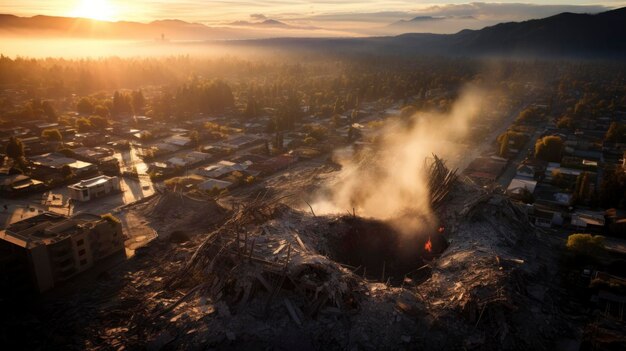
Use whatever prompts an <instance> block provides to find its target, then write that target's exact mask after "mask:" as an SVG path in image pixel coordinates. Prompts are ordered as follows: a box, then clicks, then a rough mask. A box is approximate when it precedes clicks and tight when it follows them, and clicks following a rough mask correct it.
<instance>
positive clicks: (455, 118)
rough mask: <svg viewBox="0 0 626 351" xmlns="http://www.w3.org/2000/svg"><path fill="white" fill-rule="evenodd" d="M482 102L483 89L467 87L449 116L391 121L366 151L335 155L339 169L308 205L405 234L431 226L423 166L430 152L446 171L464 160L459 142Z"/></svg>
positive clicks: (432, 114)
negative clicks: (387, 225)
mask: <svg viewBox="0 0 626 351" xmlns="http://www.w3.org/2000/svg"><path fill="white" fill-rule="evenodd" d="M484 100H485V93H484V91H483V90H481V89H479V88H476V87H467V88H465V89H464V90H463V92H462V93H461V95H460V97H459V98H458V99H457V100H456V101H455V102H454V104H453V105H452V107H451V108H450V110H449V112H448V113H438V112H417V113H415V114H414V115H413V116H410V117H408V118H391V119H389V120H388V121H387V123H386V124H385V126H384V127H383V128H382V130H381V131H380V132H378V133H377V134H376V135H374V136H372V137H373V139H374V142H373V143H372V147H371V149H370V150H369V151H366V150H362V151H354V150H352V152H346V150H343V152H338V153H336V154H335V156H336V161H337V162H338V163H340V164H341V165H342V169H341V171H340V172H339V173H338V174H337V176H336V177H335V178H334V179H333V180H332V181H329V184H327V185H326V189H325V191H323V192H322V193H324V194H326V195H324V196H321V198H319V199H318V200H317V201H316V202H315V203H314V204H313V205H312V206H313V208H314V209H315V212H316V213H322V214H332V213H343V214H345V213H346V211H348V212H352V211H353V209H354V211H356V212H357V214H358V215H360V216H364V217H373V218H376V219H381V220H390V221H392V223H396V224H397V227H398V229H399V230H401V231H403V232H406V233H416V232H418V231H420V229H423V228H434V227H435V226H436V225H437V219H436V216H435V215H434V213H433V211H432V209H431V206H430V196H429V189H428V185H427V184H428V182H427V179H426V177H427V175H426V169H425V163H426V162H427V161H428V159H429V158H430V157H432V155H433V153H434V154H436V155H438V156H439V157H441V158H443V159H444V160H446V161H447V165H448V166H449V167H450V168H455V167H457V166H458V164H459V163H460V162H462V161H463V159H464V156H465V155H466V151H467V150H465V149H466V148H467V147H466V146H465V145H463V144H461V143H460V141H462V139H463V138H465V137H466V136H467V135H468V133H469V130H470V126H471V123H472V120H474V119H475V118H476V117H477V116H478V115H479V113H480V111H481V109H482V106H483V103H484ZM341 155H345V156H343V157H342V156H341Z"/></svg>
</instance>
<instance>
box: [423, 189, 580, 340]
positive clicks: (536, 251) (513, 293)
mask: <svg viewBox="0 0 626 351" xmlns="http://www.w3.org/2000/svg"><path fill="white" fill-rule="evenodd" d="M463 191H467V194H468V195H469V196H467V197H466V199H467V198H470V199H472V198H473V200H471V201H467V200H465V201H464V202H466V203H465V204H464V205H462V206H456V207H455V206H451V205H452V204H447V206H449V207H451V208H449V211H448V213H445V214H444V216H443V218H445V219H444V221H448V222H449V223H454V224H453V226H454V229H453V233H454V234H453V235H451V238H450V247H449V248H448V249H447V250H446V251H445V252H444V253H443V254H442V255H441V256H440V257H439V259H437V260H436V261H433V262H432V263H431V267H432V276H431V278H430V279H429V280H428V281H426V282H425V283H424V284H421V285H420V286H418V287H417V288H416V293H417V294H418V295H420V296H422V297H423V301H424V303H425V305H426V308H427V310H428V316H429V317H428V321H429V329H430V331H431V332H430V333H429V337H428V338H427V339H426V340H425V343H424V344H425V345H427V348H428V347H432V348H435V347H443V348H448V347H451V346H453V347H455V348H464V349H472V348H479V349H536V350H539V349H546V348H550V345H551V342H553V341H554V340H555V338H556V336H558V335H567V334H568V333H572V330H571V328H570V326H569V324H568V323H567V322H566V321H565V320H564V319H563V318H562V317H561V316H562V314H561V313H558V311H557V307H556V306H555V303H554V299H556V296H555V295H557V292H556V291H555V290H553V289H555V287H554V284H553V281H552V280H553V279H554V278H555V277H554V276H555V275H556V268H554V267H553V265H554V263H555V262H556V260H557V257H555V256H554V254H553V253H552V252H553V250H552V249H551V248H550V247H549V246H548V245H547V244H546V243H545V242H544V241H542V240H540V239H539V238H538V237H537V234H536V229H535V228H533V227H532V226H531V225H530V224H529V223H530V222H529V221H528V220H527V218H526V215H525V213H524V212H523V211H522V210H521V209H520V208H519V207H517V206H518V205H515V204H513V203H511V202H510V201H509V200H508V199H506V198H504V197H501V196H499V195H492V194H486V193H481V192H480V191H478V190H477V189H473V188H469V187H467V186H465V190H463ZM471 195H473V196H471ZM551 266H552V267H551ZM530 282H532V284H531V283H530ZM443 326H446V328H443Z"/></svg>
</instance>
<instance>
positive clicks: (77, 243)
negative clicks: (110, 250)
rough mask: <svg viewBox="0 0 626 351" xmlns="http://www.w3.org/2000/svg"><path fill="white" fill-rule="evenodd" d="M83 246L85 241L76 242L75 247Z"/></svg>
mask: <svg viewBox="0 0 626 351" xmlns="http://www.w3.org/2000/svg"><path fill="white" fill-rule="evenodd" d="M84 244H85V240H84V239H80V240H78V241H77V242H76V246H82V245H84Z"/></svg>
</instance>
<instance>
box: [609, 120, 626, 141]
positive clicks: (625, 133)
mask: <svg viewBox="0 0 626 351" xmlns="http://www.w3.org/2000/svg"><path fill="white" fill-rule="evenodd" d="M604 140H606V141H609V142H613V143H626V125H624V124H622V123H617V122H613V123H611V126H610V127H609V130H608V131H607V132H606V135H605V137H604Z"/></svg>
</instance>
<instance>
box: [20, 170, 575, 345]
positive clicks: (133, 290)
mask: <svg viewBox="0 0 626 351" xmlns="http://www.w3.org/2000/svg"><path fill="white" fill-rule="evenodd" d="M434 164H437V161H435V163H434ZM433 169H434V170H435V172H436V173H437V174H440V175H441V177H439V178H440V179H451V180H449V181H445V180H443V181H441V182H437V183H436V184H438V185H435V187H436V188H439V189H441V192H440V194H445V195H442V197H441V199H442V200H441V201H438V202H437V203H438V205H437V206H436V207H437V208H438V210H437V214H438V217H439V221H440V222H441V228H443V227H444V226H445V230H438V228H433V231H434V233H422V234H425V235H420V236H416V237H415V238H417V239H413V240H414V241H410V242H408V244H407V242H406V241H402V240H399V237H398V235H397V234H394V233H395V232H394V230H395V229H394V228H393V227H392V226H390V225H388V224H386V223H384V222H380V221H375V220H372V219H365V218H359V217H358V216H356V215H355V214H354V213H353V214H347V215H343V216H316V215H315V214H314V213H313V211H311V212H304V211H298V210H295V209H293V208H291V207H289V206H287V205H285V204H284V203H285V202H286V200H287V198H285V197H282V198H281V197H276V195H275V193H274V195H273V197H271V198H268V196H267V194H265V195H258V196H257V197H256V198H254V197H253V198H252V199H251V200H249V201H242V202H241V203H240V204H239V205H235V206H234V208H233V209H232V211H231V212H230V213H228V212H226V211H225V210H223V209H221V208H220V207H219V206H217V204H211V203H206V202H198V201H196V202H190V201H188V200H187V199H185V200H184V201H181V202H177V201H179V199H180V196H181V195H179V194H174V193H169V194H162V195H159V197H156V198H155V199H153V200H152V201H150V202H148V203H145V204H142V205H139V206H138V207H140V210H141V211H142V213H145V215H146V216H149V217H150V218H151V219H152V220H153V221H157V220H159V219H158V218H164V219H163V220H162V221H163V222H165V221H171V222H173V223H174V224H171V225H172V227H169V228H170V229H173V228H176V230H180V227H182V226H183V225H184V222H182V221H189V220H191V217H188V216H198V217H196V218H195V220H196V221H197V222H199V223H203V222H202V221H204V220H205V219H202V218H200V217H201V216H208V215H209V214H215V215H216V216H217V218H219V219H220V221H218V220H216V219H213V222H212V224H213V225H215V224H217V225H218V227H216V229H214V230H207V231H206V232H205V233H204V235H196V236H192V237H190V239H189V240H188V241H184V242H182V243H175V242H173V241H168V240H157V241H154V242H152V243H151V244H150V245H149V246H147V247H145V248H141V249H138V250H137V252H136V255H135V257H133V258H132V259H131V260H129V261H128V262H127V263H125V264H123V265H120V266H118V267H115V268H113V269H110V270H109V271H108V272H106V275H105V276H104V277H100V278H99V279H98V280H97V281H95V282H94V283H93V286H88V287H86V289H89V290H88V291H93V293H91V294H80V293H78V294H77V295H76V296H71V297H69V298H64V299H61V300H58V301H55V302H54V303H48V304H47V306H48V307H47V309H46V311H45V313H44V314H43V315H44V316H46V317H45V318H42V319H41V320H39V321H38V322H37V325H36V326H33V325H30V324H29V325H28V328H31V330H43V331H46V330H47V331H48V332H47V333H48V334H47V337H46V338H44V340H45V342H46V345H45V346H47V347H50V346H51V345H52V346H56V345H58V346H60V345H62V346H63V347H64V348H65V349H85V348H88V349H94V350H109V349H115V350H122V349H144V348H146V349H148V350H161V349H168V350H170V349H171V350H189V349H206V348H213V349H271V350H274V349H277V350H282V349H331V350H334V349H341V350H343V349H350V350H353V349H400V350H402V349H406V350H408V349H467V350H470V349H487V350H490V349H494V350H495V349H514V350H515V349H537V350H542V349H553V346H554V343H553V341H554V340H557V339H558V338H559V337H572V335H573V334H574V332H573V328H572V327H571V325H570V322H568V321H567V320H565V319H564V318H565V317H563V313H561V312H559V311H558V308H559V307H558V304H556V303H555V301H556V300H557V299H558V297H559V295H560V292H559V291H558V287H557V285H556V284H555V283H554V280H555V279H556V273H557V272H556V268H555V266H556V265H555V262H556V260H557V258H556V257H555V256H554V253H553V252H554V250H552V248H551V247H550V246H548V245H547V244H546V243H545V241H544V240H541V238H540V237H538V234H537V233H536V229H535V228H533V227H531V226H530V225H529V224H528V223H529V222H528V221H527V219H526V218H525V213H524V211H523V210H522V209H521V208H519V207H517V205H514V204H512V203H511V202H510V201H509V200H508V199H506V198H504V197H502V196H500V195H497V194H491V193H487V192H486V191H485V190H484V189H481V188H478V187H475V186H473V185H471V184H469V183H466V182H464V181H458V182H455V181H454V180H453V178H456V174H455V173H454V172H450V171H447V170H446V171H445V172H443V171H442V169H441V168H439V166H434V168H433ZM436 198H439V197H436ZM444 198H445V200H444ZM172 203H174V204H177V205H172ZM212 206H213V207H212ZM216 206H217V207H216ZM195 211H198V213H200V215H199V214H191V213H185V212H195ZM179 216H180V217H181V218H177V217H179ZM179 220H180V221H181V222H177V221H179ZM186 225H196V226H199V225H198V224H197V223H186ZM174 226H176V227H174ZM376 235H378V236H376ZM426 240H427V241H426ZM404 250H406V251H404ZM361 253H364V254H362V255H361ZM350 254H353V255H350ZM404 254H407V255H408V256H407V257H406V259H405V258H403V255H404ZM375 256H378V257H375ZM394 256H398V257H394ZM370 258H372V260H370ZM393 258H395V260H394V259H393ZM381 259H382V262H381ZM381 263H382V264H381ZM378 267H380V268H378ZM368 271H369V273H368ZM25 323H27V322H25ZM28 323H30V322H28ZM60 325H62V326H64V327H63V328H62V329H63V330H62V331H59V328H54V326H60ZM32 346H33V348H37V347H41V345H32Z"/></svg>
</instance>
